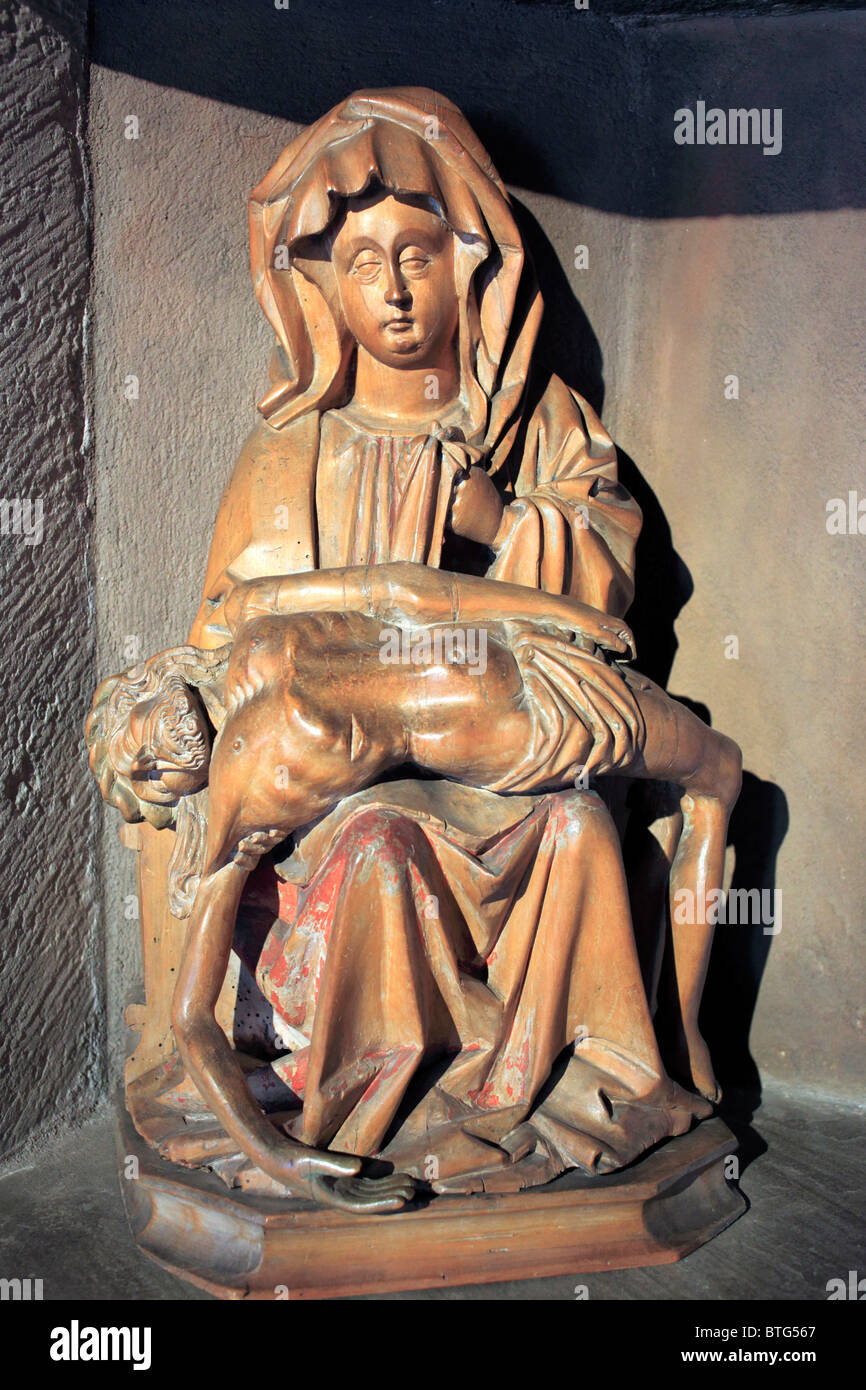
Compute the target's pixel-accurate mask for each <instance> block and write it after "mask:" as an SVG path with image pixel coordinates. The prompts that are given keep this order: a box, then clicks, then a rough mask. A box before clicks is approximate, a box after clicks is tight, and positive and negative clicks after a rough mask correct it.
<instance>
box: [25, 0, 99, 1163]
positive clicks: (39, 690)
mask: <svg viewBox="0 0 866 1390" xmlns="http://www.w3.org/2000/svg"><path fill="white" fill-rule="evenodd" d="M82 44H83V20H82V17H81V14H80V12H79V7H78V6H76V5H74V4H60V5H57V6H55V7H54V13H53V17H52V18H41V17H40V16H39V15H37V14H36V13H35V12H34V11H32V10H29V9H26V8H25V7H23V6H20V5H17V4H8V3H4V4H2V5H0V64H2V67H3V73H4V82H3V90H2V98H0V183H2V194H0V224H2V232H0V284H2V312H3V332H2V336H0V411H2V419H3V434H2V443H0V497H2V498H3V499H4V500H5V501H6V502H8V503H11V502H13V501H14V500H15V499H18V500H20V501H22V502H25V510H24V512H23V514H22V516H21V517H20V518H19V519H18V521H17V523H16V515H15V512H14V510H9V511H8V512H6V513H5V514H4V516H3V518H2V523H0V524H2V527H3V531H4V533H3V534H0V575H2V579H0V584H2V595H3V634H4V635H3V649H4V655H3V662H2V685H3V689H2V699H0V747H2V750H3V753H2V759H3V761H2V781H0V794H2V800H3V806H2V815H0V862H2V875H0V888H2V899H3V901H2V906H0V952H2V962H3V966H2V972H0V1017H2V1020H3V1024H2V1029H0V1074H2V1076H3V1100H2V1121H0V1154H3V1155H8V1154H10V1153H11V1152H12V1151H14V1150H18V1149H20V1147H21V1146H22V1144H24V1143H25V1142H27V1141H28V1140H32V1139H36V1138H37V1137H38V1135H39V1134H40V1133H45V1132H47V1131H50V1130H51V1129H52V1128H53V1127H57V1126H58V1125H60V1124H61V1123H65V1122H68V1121H72V1120H75V1119H77V1118H80V1117H81V1116H82V1115H84V1114H86V1113H87V1112H88V1111H89V1110H91V1109H92V1108H93V1105H94V1102H95V1100H96V1099H97V1098H98V1096H99V1094H100V1093H101V1092H102V1090H103V1088H104V1063H103V1055H104V1036H103V1007H102V985H101V979H102V948H101V935H100V930H99V913H98V907H97V900H96V895H95V881H96V873H95V864H94V855H95V852H96V847H97V843H98V840H97V825H98V818H97V814H96V808H95V806H94V801H93V795H92V788H91V782H90V776H89V774H88V772H87V760H86V757H85V756H84V752H83V746H82V721H83V716H84V713H85V706H84V701H85V699H86V697H87V693H88V692H89V691H90V690H91V688H92V686H93V683H94V673H95V661H94V654H95V634H94V626H93V591H94V586H93V575H92V568H91V563H90V558H89V543H90V534H91V527H92V494H91V489H90V482H89V478H88V471H87V453H86V438H85V436H86V412H85V391H84V377H83V363H84V324H85V305H86V298H87V289H88V274H89V269H88V266H89V262H88V253H89V246H88V230H87V222H88V215H87V203H88V189H87V176H86V169H85V162H84V153H83V121H84V113H85V108H86V89H85V69H84V62H83V59H82V56H81V53H82ZM26 503H29V505H30V506H31V507H32V508H36V510H32V511H31V512H30V515H29V526H28V524H27V523H28V516H27V511H26ZM40 504H41V508H42V524H41V532H42V534H41V539H40V538H39V537H40V526H39V524H38V519H39V512H38V506H39V505H40ZM22 528H24V529H30V530H31V535H30V536H27V535H24V534H21V531H22ZM16 530H17V531H18V534H16ZM31 542H32V543H31Z"/></svg>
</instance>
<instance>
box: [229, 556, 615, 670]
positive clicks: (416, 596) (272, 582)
mask: <svg viewBox="0 0 866 1390" xmlns="http://www.w3.org/2000/svg"><path fill="white" fill-rule="evenodd" d="M327 611H332V612H355V613H363V614H365V615H366V616H367V617H370V618H375V619H377V620H378V621H379V622H382V623H392V624H394V625H396V626H404V625H406V626H413V625H431V624H443V623H445V624H454V623H462V624H465V625H472V624H477V625H479V626H480V625H484V624H490V623H497V622H518V623H519V622H535V623H549V624H552V625H553V626H556V627H558V628H561V629H563V630H565V631H568V632H573V633H577V634H581V635H582V636H583V637H585V638H588V639H589V641H590V642H592V643H595V644H596V645H598V646H600V647H604V648H605V649H606V650H608V651H612V652H616V653H617V654H618V655H621V656H624V655H632V654H633V639H632V635H631V632H630V631H629V629H628V627H627V626H626V624H625V623H624V622H622V620H621V619H618V618H610V617H608V616H607V615H606V614H605V613H602V612H599V611H598V610H596V609H594V608H590V607H589V606H588V605H587V604H584V603H581V602H580V600H579V599H576V598H573V597H572V596H571V595H568V594H564V595H563V594H557V593H548V592H546V591H545V590H543V589H537V588H528V587H526V586H524V585H520V584H509V583H504V582H500V581H494V580H491V579H488V578H486V577H484V576H475V575H463V574H452V573H450V572H449V571H445V570H437V569H432V568H430V567H429V566H427V565H419V564H412V563H409V562H408V561H404V562H396V563H391V564H382V565H365V566H355V567H352V568H347V569H333V570H311V571H308V572H307V573H305V574H290V575H284V576H278V575H275V576H273V577H271V578H266V579H258V580H253V581H252V582H250V583H248V584H242V585H238V587H237V588H236V589H235V591H234V592H233V594H232V596H231V598H230V599H229V601H228V604H227V605H226V617H227V621H228V623H229V626H230V627H231V628H232V630H233V631H236V630H237V628H238V627H239V626H240V625H241V624H242V623H243V622H246V621H249V620H250V619H251V618H255V617H257V616H262V615H264V614H269V613H271V614H288V613H309V612H327Z"/></svg>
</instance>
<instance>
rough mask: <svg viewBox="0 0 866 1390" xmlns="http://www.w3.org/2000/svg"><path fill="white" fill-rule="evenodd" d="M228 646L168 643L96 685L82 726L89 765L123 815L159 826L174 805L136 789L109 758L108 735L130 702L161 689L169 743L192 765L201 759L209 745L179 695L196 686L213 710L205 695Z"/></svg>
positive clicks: (167, 821)
mask: <svg viewBox="0 0 866 1390" xmlns="http://www.w3.org/2000/svg"><path fill="white" fill-rule="evenodd" d="M229 651H230V649H229V648H228V647H222V648H220V649H219V650H218V651H215V652H206V651H201V650H199V648H197V647H173V648H171V649H170V650H168V651H165V652H160V653H159V655H157V656H153V657H151V658H150V659H149V660H148V661H145V662H142V663H141V664H140V665H138V666H133V667H131V668H130V669H129V670H128V671H124V672H123V673H122V674H121V675H119V676H109V677H108V679H107V680H104V681H102V683H101V684H100V685H99V686H98V687H97V690H96V694H95V695H94V697H93V707H92V709H91V711H90V715H89V717H88V720H87V724H86V727H85V737H86V740H87V747H88V760H89V762H90V770H91V772H92V773H93V775H94V777H95V778H96V780H97V782H98V783H99V790H100V792H101V793H102V798H103V800H104V801H107V802H108V803H109V805H111V806H116V807H117V809H118V810H119V811H120V813H121V815H122V816H123V818H124V820H128V821H141V820H146V821H149V822H150V824H151V825H153V826H155V827H156V828H157V829H158V830H161V829H163V828H164V827H165V826H169V825H173V824H174V823H175V819H176V806H175V805H156V804H154V803H153V802H148V801H144V800H142V798H141V797H139V796H138V795H137V794H136V792H135V790H134V786H133V783H132V781H131V780H130V778H129V777H127V776H125V775H124V774H123V773H121V772H118V771H117V769H116V767H115V766H114V764H113V762H112V759H111V742H112V739H113V737H114V736H115V735H116V734H117V732H118V731H119V730H121V729H122V728H123V725H124V722H125V720H126V719H127V718H128V716H129V712H130V710H132V708H133V707H134V706H135V705H137V704H138V703H140V701H142V700H147V699H149V698H150V697H151V696H152V695H156V694H157V693H159V692H164V693H165V695H166V697H167V702H168V708H169V711H170V712H171V711H173V713H174V716H175V717H174V718H173V719H171V718H169V720H168V721H167V724H166V731H167V735H168V737H169V738H170V740H171V742H172V744H173V746H174V747H176V748H177V749H178V751H179V752H180V753H182V754H183V758H182V761H188V762H189V764H190V766H191V767H197V766H201V765H203V764H204V763H206V761H207V753H208V750H207V748H206V747H205V745H204V740H203V739H202V737H201V732H200V730H199V729H198V727H197V721H196V720H195V719H194V718H193V717H192V715H191V712H190V710H189V705H188V701H184V700H182V699H181V698H180V696H181V695H182V692H183V690H184V689H185V688H187V687H193V688H197V689H199V690H200V691H201V693H202V695H203V696H204V700H205V705H206V706H207V707H208V709H209V710H211V711H213V710H214V708H215V705H214V700H213V698H210V699H209V698H208V694H209V693H210V691H209V687H212V686H213V685H214V683H215V682H216V681H217V680H218V679H219V677H220V676H221V675H223V674H224V672H225V670H226V668H227V666H228V657H229ZM217 707H218V706H217Z"/></svg>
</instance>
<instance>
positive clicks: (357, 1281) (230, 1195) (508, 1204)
mask: <svg viewBox="0 0 866 1390" xmlns="http://www.w3.org/2000/svg"><path fill="white" fill-rule="evenodd" d="M118 1139H119V1149H120V1152H121V1155H122V1161H121V1187H122V1189H123V1196H124V1202H125V1205H126V1211H127V1216H128V1218H129V1222H130V1226H131V1228H132V1232H133V1235H134V1237H135V1239H136V1241H137V1243H138V1245H139V1247H140V1248H141V1250H142V1251H143V1252H144V1253H145V1254H146V1255H148V1256H150V1258H151V1259H153V1260H156V1262H157V1263H158V1264H160V1265H162V1266H163V1267H164V1268H165V1269H168V1270H170V1271H171V1272H172V1273H173V1274H176V1275H178V1276H179V1277H180V1278H182V1279H188V1280H189V1281H190V1282H192V1283H193V1284H197V1285H198V1286H199V1287H200V1288H203V1289H207V1290H208V1291H209V1292H210V1293H213V1294H216V1295H217V1297H220V1298H269V1299H273V1298H286V1297H288V1298H290V1299H298V1298H334V1297H341V1296H346V1295H351V1294H361V1293H365V1294H377V1293H378V1294H386V1293H392V1292H395V1291H396V1290H399V1289H424V1288H447V1287H452V1286H456V1285H461V1284H487V1283H495V1282H497V1281H500V1280H506V1279H533V1278H543V1277H545V1276H550V1275H563V1274H565V1275H571V1274H575V1275H576V1274H589V1273H593V1272H595V1271H597V1270H604V1269H624V1268H627V1267H632V1266H635V1265H653V1264H667V1263H670V1262H672V1261H674V1260H680V1259H682V1258H683V1256H685V1255H688V1254H689V1253H690V1252H691V1251H692V1250H695V1249H696V1248H697V1247H698V1246H699V1245H703V1244H704V1243H705V1242H706V1241H708V1240H711V1239H712V1238H713V1236H715V1235H718V1233H719V1232H720V1231H722V1230H724V1228H725V1227H726V1226H728V1225H730V1224H731V1222H732V1221H735V1220H736V1219H737V1217H738V1216H740V1215H741V1214H742V1212H743V1211H744V1210H745V1208H746V1203H745V1199H744V1198H743V1196H742V1195H741V1193H740V1192H739V1191H738V1190H737V1189H736V1188H735V1187H734V1186H733V1185H732V1184H731V1183H730V1182H729V1181H728V1180H727V1179H726V1176H725V1167H726V1164H725V1160H726V1158H727V1156H728V1155H729V1154H732V1153H734V1152H735V1150H736V1141H735V1139H734V1136H733V1135H732V1134H731V1132H730V1130H729V1129H728V1128H727V1126H726V1125H725V1124H724V1123H723V1121H722V1120H720V1119H712V1120H708V1121H706V1122H705V1123H704V1124H702V1125H699V1126H698V1127H697V1128H696V1129H694V1130H693V1131H692V1132H691V1133H690V1134H686V1135H683V1136H682V1137H681V1138H679V1139H672V1140H670V1141H668V1142H667V1143H666V1144H664V1145H662V1146H661V1147H660V1148H658V1149H657V1150H655V1151H654V1152H653V1153H650V1154H648V1155H646V1156H645V1157H644V1158H643V1159H641V1160H640V1161H639V1162H638V1163H635V1164H633V1165H632V1166H631V1167H630V1168H628V1169H627V1170H625V1171H624V1172H620V1173H613V1174H610V1175H609V1176H606V1177H601V1178H589V1177H586V1176H583V1175H580V1174H578V1173H575V1172H572V1173H566V1174H564V1175H563V1176H562V1177H561V1178H558V1179H557V1180H556V1181H555V1182H552V1183H549V1184H548V1185H547V1186H546V1187H542V1188H536V1189H533V1190H530V1191H526V1192H520V1193H513V1194H511V1193H509V1194H501V1195H499V1194H497V1195H490V1196H488V1195H483V1196H472V1197H435V1198H432V1199H430V1200H426V1201H424V1202H421V1203H419V1204H418V1205H417V1206H416V1207H413V1208H412V1209H410V1210H408V1211H405V1212H399V1213H396V1214H392V1215H388V1216H352V1215H346V1214H344V1213H341V1212H336V1211H329V1210H326V1209H324V1208H321V1207H316V1206H314V1205H313V1204H312V1203H310V1202H303V1201H282V1202H279V1201H276V1200H274V1199H273V1198H265V1197H261V1196H253V1195H248V1194H245V1193H240V1192H233V1191H228V1190H226V1188H225V1186H224V1185H223V1184H222V1183H221V1182H220V1181H219V1180H218V1179H217V1178H215V1177H214V1176H213V1175H212V1174H209V1173H207V1172H202V1171H188V1170H185V1169H181V1168H178V1167H176V1166H174V1165H173V1164H170V1163H166V1162H165V1161H164V1160H162V1159H160V1158H159V1157H158V1156H157V1155H155V1154H154V1153H153V1151H152V1150H151V1149H149V1148H148V1147H147V1145H146V1144H145V1143H144V1142H143V1141H142V1140H141V1139H140V1138H139V1136H138V1135H137V1134H136V1132H135V1130H134V1129H133V1127H132V1125H131V1123H130V1121H129V1118H128V1116H127V1115H126V1114H125V1112H123V1115H122V1118H121V1121H120V1126H119V1135H118ZM130 1155H135V1157H136V1158H137V1159H138V1177H137V1179H135V1180H133V1179H129V1178H124V1176H123V1173H124V1172H129V1171H130V1167H131V1166H134V1165H130V1164H129V1163H128V1158H129V1156H130Z"/></svg>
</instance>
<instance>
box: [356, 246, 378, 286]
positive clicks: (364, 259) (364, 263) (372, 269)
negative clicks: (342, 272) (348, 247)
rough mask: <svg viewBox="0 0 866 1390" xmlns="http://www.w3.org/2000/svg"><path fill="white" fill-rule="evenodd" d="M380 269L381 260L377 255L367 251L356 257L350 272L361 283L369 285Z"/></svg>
mask: <svg viewBox="0 0 866 1390" xmlns="http://www.w3.org/2000/svg"><path fill="white" fill-rule="evenodd" d="M381 269H382V262H381V261H380V260H379V258H378V256H371V255H370V254H369V252H367V253H366V254H362V255H361V256H359V257H358V259H357V260H356V262H355V264H354V265H353V267H352V273H353V274H354V275H355V277H356V278H357V279H358V280H360V281H361V283H362V284H363V285H371V284H372V283H373V281H374V280H375V279H376V277H377V275H378V274H379V271H380V270H381Z"/></svg>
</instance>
